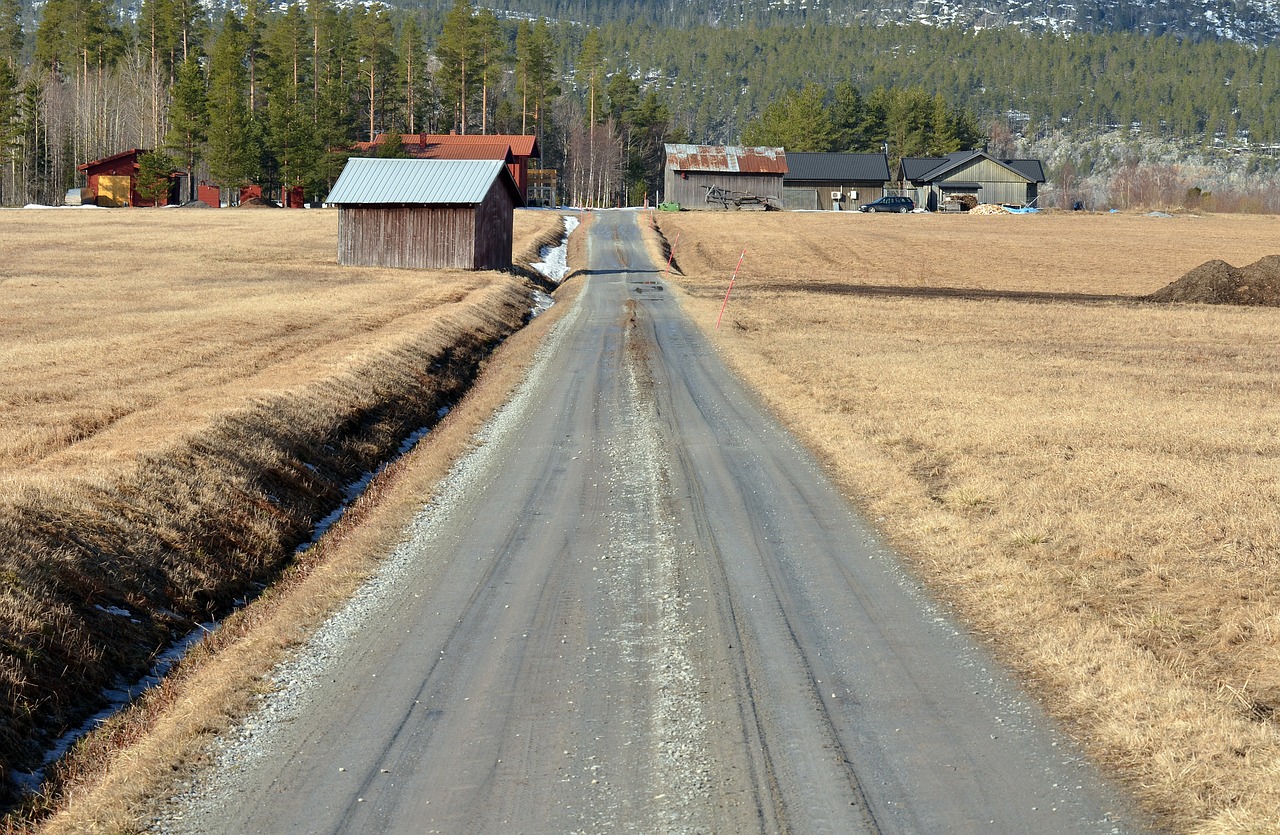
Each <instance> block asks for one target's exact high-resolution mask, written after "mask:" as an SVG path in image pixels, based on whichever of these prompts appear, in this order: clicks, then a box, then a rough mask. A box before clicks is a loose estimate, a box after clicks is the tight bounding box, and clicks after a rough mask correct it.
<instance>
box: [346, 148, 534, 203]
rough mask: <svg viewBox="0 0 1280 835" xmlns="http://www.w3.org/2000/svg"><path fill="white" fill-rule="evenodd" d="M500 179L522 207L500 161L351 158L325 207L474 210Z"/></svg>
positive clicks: (512, 181)
mask: <svg viewBox="0 0 1280 835" xmlns="http://www.w3.org/2000/svg"><path fill="white" fill-rule="evenodd" d="M498 178H502V180H503V182H504V184H506V185H507V188H508V190H509V191H511V192H513V193H514V195H515V201H516V205H517V206H523V205H524V201H523V200H522V199H521V198H520V191H519V189H517V188H516V184H515V180H512V179H511V173H510V172H509V171H507V166H506V163H505V162H504V161H503V160H500V159H497V160H459V159H369V158H365V157H353V158H351V159H350V160H348V161H347V166H346V168H344V169H342V174H341V176H339V177H338V182H336V183H334V184H333V190H332V191H330V192H329V196H328V197H327V198H325V202H326V203H332V204H344V205H370V204H381V205H399V206H404V205H425V204H435V205H451V206H473V205H477V204H479V203H481V202H483V201H484V198H485V196H486V195H487V194H488V193H489V189H490V188H491V187H492V186H493V181H494V180H495V179H498Z"/></svg>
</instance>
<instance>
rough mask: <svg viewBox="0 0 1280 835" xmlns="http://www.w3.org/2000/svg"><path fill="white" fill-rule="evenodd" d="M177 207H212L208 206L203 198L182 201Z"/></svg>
mask: <svg viewBox="0 0 1280 835" xmlns="http://www.w3.org/2000/svg"><path fill="white" fill-rule="evenodd" d="M178 208H179V209H212V208H213V207H212V206H210V205H209V204H208V203H206V202H204V201H203V200H191V201H189V202H186V203H183V204H182V205H181V206H179V207H178Z"/></svg>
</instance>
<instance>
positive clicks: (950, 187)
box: [897, 151, 1045, 211]
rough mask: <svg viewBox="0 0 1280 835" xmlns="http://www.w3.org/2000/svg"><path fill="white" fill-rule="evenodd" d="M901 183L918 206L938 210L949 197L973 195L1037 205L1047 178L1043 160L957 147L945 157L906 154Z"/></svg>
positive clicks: (900, 169)
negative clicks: (999, 156) (1010, 157)
mask: <svg viewBox="0 0 1280 835" xmlns="http://www.w3.org/2000/svg"><path fill="white" fill-rule="evenodd" d="M897 179H898V181H899V183H900V185H901V187H902V188H903V189H904V190H910V191H911V192H913V193H912V196H913V197H914V198H915V201H916V205H917V206H923V207H925V208H927V209H929V210H930V211H936V210H937V209H938V208H940V207H942V206H944V205H945V204H946V200H947V198H948V197H952V196H959V195H964V194H968V195H972V196H973V197H974V198H976V199H977V201H978V202H979V203H1000V204H1006V205H1011V206H1033V205H1035V202H1036V200H1037V199H1038V198H1039V195H1040V191H1039V187H1040V184H1041V183H1043V182H1044V181H1045V179H1044V168H1043V166H1041V164H1040V161H1039V160H1034V159H1018V160H998V159H996V158H995V157H992V156H991V155H989V154H988V153H987V152H985V151H956V152H955V153H952V154H948V155H947V156H945V157H904V158H903V159H902V161H901V162H900V163H899V165H898V177H897Z"/></svg>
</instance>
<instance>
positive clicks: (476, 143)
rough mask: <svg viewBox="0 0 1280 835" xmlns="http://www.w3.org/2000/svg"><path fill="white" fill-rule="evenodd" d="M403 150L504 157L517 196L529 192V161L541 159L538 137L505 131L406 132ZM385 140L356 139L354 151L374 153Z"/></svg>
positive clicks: (420, 154) (419, 154)
mask: <svg viewBox="0 0 1280 835" xmlns="http://www.w3.org/2000/svg"><path fill="white" fill-rule="evenodd" d="M400 142H401V145H402V146H403V148H404V150H405V152H406V153H407V154H408V155H409V156H410V157H411V158H413V159H482V160H483V159H505V160H506V162H507V170H508V171H510V172H511V179H513V180H515V182H516V187H517V188H518V189H520V199H521V200H524V199H526V198H527V196H528V192H529V160H530V159H540V158H541V156H542V151H541V149H539V148H538V137H536V136H525V135H523V134H508V133H474V134H467V135H462V134H456V133H446V134H440V133H406V134H403V135H402V136H401V137H400ZM385 143H386V134H378V136H377V138H376V139H374V140H373V141H372V142H357V143H356V144H355V146H354V148H353V150H354V151H355V152H356V153H361V154H367V153H376V152H377V149H378V147H379V146H381V145H383V144H385Z"/></svg>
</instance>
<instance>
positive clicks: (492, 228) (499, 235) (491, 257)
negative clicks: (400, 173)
mask: <svg viewBox="0 0 1280 835" xmlns="http://www.w3.org/2000/svg"><path fill="white" fill-rule="evenodd" d="M514 217H515V203H514V202H513V201H512V199H511V197H510V195H509V194H508V193H507V190H506V189H505V188H503V186H502V183H501V182H500V181H498V180H495V181H494V184H493V186H492V187H491V188H490V189H489V192H488V194H487V195H486V196H485V199H484V201H483V202H481V203H480V204H479V205H476V206H386V205H368V206H360V205H348V206H339V208H338V263H339V264H346V265H355V266H371V267H403V268H409V269H419V270H439V269H460V270H505V269H509V268H510V267H511V247H512V236H513V233H512V224H513V222H514Z"/></svg>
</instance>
